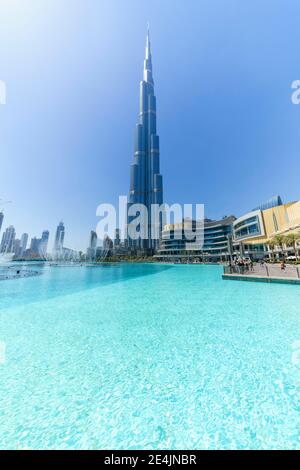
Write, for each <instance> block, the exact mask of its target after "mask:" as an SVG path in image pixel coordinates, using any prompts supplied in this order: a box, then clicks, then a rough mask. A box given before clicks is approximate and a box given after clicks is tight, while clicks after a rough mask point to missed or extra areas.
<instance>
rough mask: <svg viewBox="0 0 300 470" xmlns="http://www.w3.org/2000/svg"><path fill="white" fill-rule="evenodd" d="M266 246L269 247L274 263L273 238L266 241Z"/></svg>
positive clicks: (274, 244)
mask: <svg viewBox="0 0 300 470" xmlns="http://www.w3.org/2000/svg"><path fill="white" fill-rule="evenodd" d="M267 245H268V246H269V248H270V250H271V253H272V261H273V263H274V259H275V255H274V248H275V246H276V243H275V242H274V239H273V238H270V239H269V240H267Z"/></svg>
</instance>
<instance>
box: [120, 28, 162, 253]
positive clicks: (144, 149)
mask: <svg viewBox="0 0 300 470" xmlns="http://www.w3.org/2000/svg"><path fill="white" fill-rule="evenodd" d="M135 203H139V204H144V205H145V206H146V207H147V209H148V238H147V239H143V240H137V241H134V243H133V244H132V245H131V246H133V247H135V248H136V247H137V248H142V249H146V250H153V249H154V248H155V247H156V245H157V241H156V240H152V239H151V233H152V231H153V228H152V221H151V205H152V204H159V205H160V204H162V203H163V184H162V175H161V174H160V170H159V137H158V135H157V133H156V97H155V95H154V82H153V76H152V57H151V46H150V35H149V26H148V31H147V38H146V51H145V59H144V70H143V80H142V81H141V82H140V112H139V119H138V124H137V125H136V134H135V146H134V157H133V163H132V164H131V176H130V191H129V204H135ZM128 222H130V220H128ZM129 242H130V240H129ZM136 242H138V243H136ZM137 245H138V246H137Z"/></svg>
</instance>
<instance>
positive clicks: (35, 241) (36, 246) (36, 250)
mask: <svg viewBox="0 0 300 470" xmlns="http://www.w3.org/2000/svg"><path fill="white" fill-rule="evenodd" d="M40 243H41V239H40V238H37V237H33V238H32V239H31V242H30V251H31V253H32V254H34V255H39V254H40Z"/></svg>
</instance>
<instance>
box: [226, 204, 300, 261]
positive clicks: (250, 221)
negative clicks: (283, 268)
mask: <svg viewBox="0 0 300 470" xmlns="http://www.w3.org/2000/svg"><path fill="white" fill-rule="evenodd" d="M299 230H300V201H295V202H289V203H287V204H283V203H282V200H281V198H280V196H276V197H274V198H272V199H270V200H269V201H267V202H266V203H265V204H262V205H261V206H259V207H257V208H255V209H254V210H252V211H251V212H248V213H247V214H244V215H242V216H241V217H239V218H238V219H236V220H235V221H234V222H233V229H232V247H233V255H234V257H238V256H241V257H249V258H252V259H253V260H259V259H264V258H271V254H272V253H271V250H270V247H269V243H268V242H269V241H270V240H271V239H272V238H273V237H274V236H275V235H288V234H289V233H298V232H299ZM293 251H294V250H293V247H287V246H286V247H285V248H284V254H285V255H289V254H293ZM290 252H291V253H290ZM275 254H276V255H277V256H278V257H279V256H281V255H282V254H283V253H282V247H279V246H278V247H276V248H275Z"/></svg>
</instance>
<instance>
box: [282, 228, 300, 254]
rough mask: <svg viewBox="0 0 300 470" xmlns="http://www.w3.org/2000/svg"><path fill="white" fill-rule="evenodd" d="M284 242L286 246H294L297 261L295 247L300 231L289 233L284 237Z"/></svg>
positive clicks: (299, 237) (299, 238)
mask: <svg viewBox="0 0 300 470" xmlns="http://www.w3.org/2000/svg"><path fill="white" fill-rule="evenodd" d="M285 239H286V244H287V246H292V247H293V248H294V252H295V256H296V260H297V261H298V256H299V253H298V249H297V243H299V242H300V232H298V233H289V234H288V235H287V236H286V237H285Z"/></svg>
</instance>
